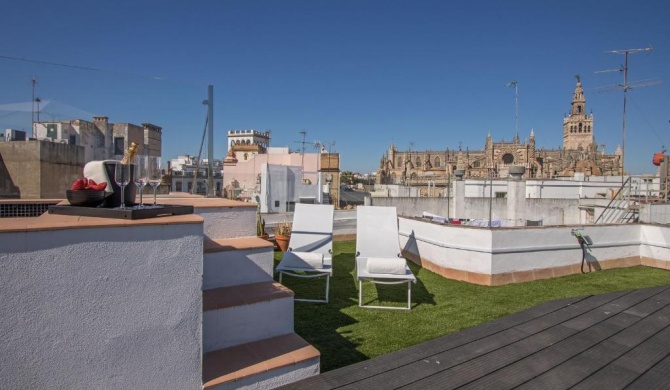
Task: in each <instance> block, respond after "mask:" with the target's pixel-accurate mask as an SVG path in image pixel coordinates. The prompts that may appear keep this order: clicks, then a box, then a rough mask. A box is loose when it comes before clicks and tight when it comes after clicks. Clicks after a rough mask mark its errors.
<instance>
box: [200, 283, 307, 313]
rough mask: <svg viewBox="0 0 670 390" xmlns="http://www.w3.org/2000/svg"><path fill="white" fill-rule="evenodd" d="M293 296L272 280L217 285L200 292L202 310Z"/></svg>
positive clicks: (291, 292) (289, 291)
mask: <svg viewBox="0 0 670 390" xmlns="http://www.w3.org/2000/svg"><path fill="white" fill-rule="evenodd" d="M293 296H294V294H293V291H291V290H289V289H288V288H286V287H285V286H283V285H281V284H279V283H277V282H272V281H270V282H259V283H249V284H243V285H239V286H231V287H219V288H213V289H210V290H205V291H203V292H202V309H203V311H208V310H217V309H225V308H228V307H235V306H242V305H251V304H254V303H259V302H266V301H271V300H273V299H281V298H293Z"/></svg>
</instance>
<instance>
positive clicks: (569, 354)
mask: <svg viewBox="0 0 670 390" xmlns="http://www.w3.org/2000/svg"><path fill="white" fill-rule="evenodd" d="M669 325H670V285H668V286H663V287H654V288H648V289H643V290H635V291H626V292H619V293H613V294H604V295H594V296H588V297H580V298H571V299H565V300H560V301H553V302H549V303H545V304H542V305H539V306H536V307H533V308H531V309H528V310H525V311H522V312H519V313H516V314H512V315H510V316H507V317H502V318H499V319H497V320H495V321H493V322H489V323H487V324H483V325H480V326H477V327H474V328H470V329H467V330H465V331H463V332H459V333H455V334H451V335H448V336H444V337H441V338H438V339H435V340H431V341H428V342H425V343H422V344H419V345H415V346H413V347H410V348H407V349H403V350H400V351H397V352H393V353H390V354H388V355H384V356H379V357H377V358H374V359H370V360H367V361H364V362H360V363H357V364H353V365H351V366H347V367H343V368H340V369H337V370H333V371H329V372H327V373H325V374H321V375H319V376H315V377H312V378H308V379H305V380H302V381H300V382H296V383H293V384H290V385H287V386H284V387H282V388H281V389H285V390H287V389H295V390H297V389H310V390H320V389H366V390H372V389H456V388H458V389H511V388H522V389H568V388H574V389H607V390H614V389H624V388H626V389H652V388H657V389H670V326H669Z"/></svg>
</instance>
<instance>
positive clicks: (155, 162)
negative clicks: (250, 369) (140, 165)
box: [148, 156, 163, 207]
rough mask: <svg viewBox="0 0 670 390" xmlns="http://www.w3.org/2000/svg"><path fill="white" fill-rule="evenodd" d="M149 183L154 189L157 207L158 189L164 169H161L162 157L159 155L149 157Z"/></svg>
mask: <svg viewBox="0 0 670 390" xmlns="http://www.w3.org/2000/svg"><path fill="white" fill-rule="evenodd" d="M148 168H149V169H148V179H149V180H148V181H149V185H150V186H151V187H152V188H153V189H154V207H156V189H157V188H158V186H159V185H160V184H161V178H162V177H163V171H161V158H160V157H157V156H151V157H149V165H148Z"/></svg>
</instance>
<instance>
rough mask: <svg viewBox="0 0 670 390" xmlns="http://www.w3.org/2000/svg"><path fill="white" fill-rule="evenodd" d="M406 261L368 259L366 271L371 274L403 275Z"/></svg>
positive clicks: (383, 258)
mask: <svg viewBox="0 0 670 390" xmlns="http://www.w3.org/2000/svg"><path fill="white" fill-rule="evenodd" d="M406 267H407V261H406V260H405V259H403V258H400V257H369V258H368V261H367V268H368V269H367V271H368V272H369V273H371V274H391V275H405V269H406Z"/></svg>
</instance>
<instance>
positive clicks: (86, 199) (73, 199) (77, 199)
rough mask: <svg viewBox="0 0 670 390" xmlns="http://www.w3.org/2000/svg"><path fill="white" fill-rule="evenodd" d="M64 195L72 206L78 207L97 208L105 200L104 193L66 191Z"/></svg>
mask: <svg viewBox="0 0 670 390" xmlns="http://www.w3.org/2000/svg"><path fill="white" fill-rule="evenodd" d="M65 195H66V196H67V200H68V202H70V204H71V205H72V206H79V207H97V206H99V205H100V204H101V203H102V202H103V201H104V200H105V191H92V190H67V191H65Z"/></svg>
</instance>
